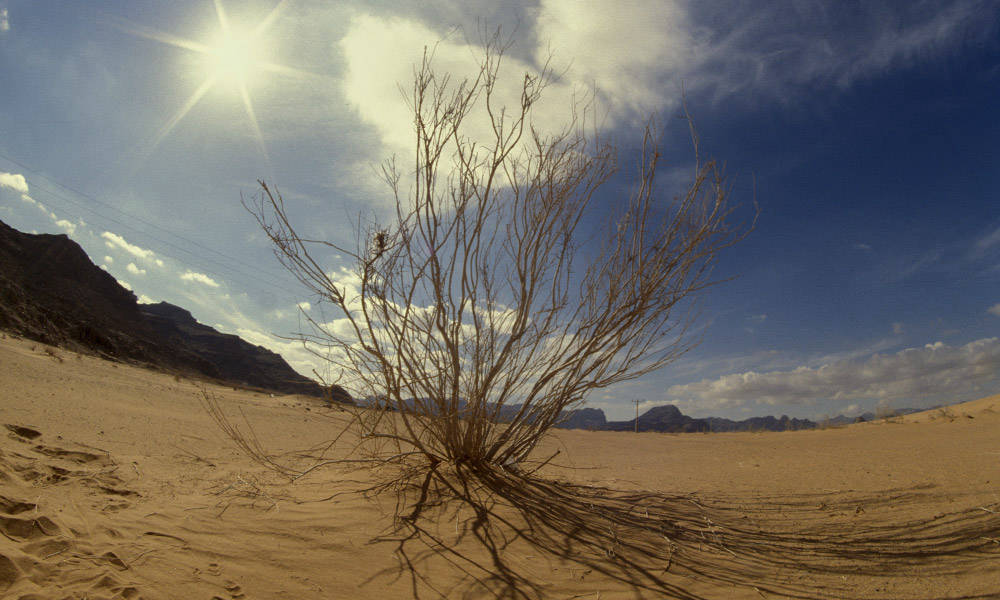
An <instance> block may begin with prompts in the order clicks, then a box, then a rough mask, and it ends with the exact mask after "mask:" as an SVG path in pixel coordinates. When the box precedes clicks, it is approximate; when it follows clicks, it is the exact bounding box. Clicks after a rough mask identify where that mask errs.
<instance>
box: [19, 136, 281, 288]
mask: <svg viewBox="0 0 1000 600" xmlns="http://www.w3.org/2000/svg"><path fill="white" fill-rule="evenodd" d="M0 158H3V159H4V160H6V161H8V162H10V163H11V164H14V165H17V166H18V167H20V168H21V169H23V170H24V171H26V172H28V173H31V174H32V175H33V177H37V178H38V179H41V180H43V181H45V182H47V183H49V184H52V185H54V186H56V187H58V188H62V189H63V190H65V191H67V192H70V193H71V194H75V195H77V196H79V197H82V198H85V199H87V200H90V201H91V202H93V203H94V204H98V205H101V206H103V207H106V208H108V209H110V210H111V211H113V212H116V213H118V214H120V215H123V216H124V217H127V218H131V219H134V220H136V221H138V222H140V223H143V224H145V225H147V226H149V227H151V228H153V229H156V230H158V231H161V232H163V233H165V234H166V235H168V236H171V237H174V238H177V239H178V240H182V241H183V242H185V243H187V244H190V245H192V246H196V247H198V248H201V249H203V250H206V251H208V252H211V253H212V254H215V255H217V256H220V257H222V258H225V259H228V260H230V261H232V262H234V263H237V264H240V265H243V266H246V267H248V268H250V269H252V270H253V271H254V272H253V273H246V272H244V271H242V270H240V269H237V268H234V267H233V266H231V265H226V264H223V263H220V262H219V261H217V260H214V259H211V258H209V257H206V256H203V255H199V254H197V253H195V252H193V251H192V250H190V249H188V248H185V247H182V246H178V245H176V244H174V243H172V242H170V241H167V240H165V239H163V238H161V237H158V236H156V235H153V234H152V233H149V232H148V231H143V230H141V229H138V228H137V227H134V226H132V225H130V224H128V223H125V222H123V221H121V220H119V219H116V218H115V217H112V216H108V215H106V214H102V213H101V212H100V211H98V210H96V209H94V208H92V207H90V206H87V205H86V204H84V203H82V202H78V201H76V200H74V199H73V198H72V197H68V196H66V195H64V194H59V193H56V192H55V191H53V190H48V189H46V188H45V187H39V188H38V189H39V190H40V191H42V192H43V193H44V194H46V195H47V196H49V197H54V198H58V199H60V200H62V201H63V202H67V203H69V204H72V205H74V206H77V207H79V208H82V209H84V210H86V211H88V212H90V213H93V214H95V215H97V216H98V217H99V218H101V219H104V220H106V221H110V222H112V223H116V224H118V225H120V226H122V227H125V228H127V229H130V230H132V231H134V232H136V233H138V234H140V235H143V236H146V237H148V238H150V239H152V240H155V241H157V242H159V243H161V244H163V245H165V246H168V247H170V248H173V249H174V250H177V251H179V252H183V253H186V254H189V255H191V256H193V257H195V258H196V259H198V260H199V261H208V262H210V263H212V264H215V265H217V266H219V267H221V268H222V269H223V270H226V271H231V272H234V273H238V274H240V275H242V276H243V277H246V278H248V281H253V282H254V283H258V282H259V283H264V284H267V285H269V286H271V287H273V288H276V289H278V290H280V291H282V292H285V293H288V286H287V285H282V284H279V283H276V282H274V281H273V280H271V279H267V278H263V277H261V273H266V274H268V275H270V276H272V277H276V275H275V274H274V273H272V272H269V271H265V270H263V269H261V268H259V267H258V266H256V265H251V264H250V263H247V262H245V261H243V260H241V259H238V258H235V257H232V256H229V255H228V254H225V253H223V252H220V251H218V250H215V249H214V248H210V247H208V246H206V245H204V244H202V243H200V242H198V241H196V240H192V239H190V238H187V237H185V236H183V235H180V234H178V233H175V232H173V231H170V230H168V229H166V228H164V227H161V226H159V225H156V224H155V223H151V222H149V221H147V220H146V219H143V218H142V217H139V216H137V215H134V214H131V213H129V212H126V211H124V210H121V209H119V208H118V207H115V206H112V205H111V204H108V203H107V202H104V201H102V200H99V199H97V198H95V197H93V196H91V195H89V194H86V193H84V192H81V191H80V190H77V189H75V188H73V187H71V186H68V185H65V184H62V183H60V182H58V181H55V180H53V179H51V178H50V177H47V176H45V175H42V174H41V173H39V172H38V171H36V170H34V169H32V168H31V167H29V166H27V165H25V164H24V163H22V162H20V161H18V160H15V159H13V158H11V157H9V156H7V155H5V154H2V153H0ZM34 193H35V192H33V194H34ZM76 216H77V217H79V216H80V215H76ZM164 255H165V256H171V255H170V254H166V253H164ZM172 258H175V259H176V260H179V261H180V262H182V263H183V262H185V261H184V260H183V259H180V258H178V257H176V256H173V257H172ZM197 266H198V268H200V269H203V270H205V271H208V272H209V273H210V274H212V275H215V276H216V277H219V278H221V279H241V278H236V277H232V276H229V277H227V276H225V275H222V274H220V273H218V272H215V271H212V270H210V269H207V268H205V267H203V266H201V265H197ZM244 283H246V282H244Z"/></svg>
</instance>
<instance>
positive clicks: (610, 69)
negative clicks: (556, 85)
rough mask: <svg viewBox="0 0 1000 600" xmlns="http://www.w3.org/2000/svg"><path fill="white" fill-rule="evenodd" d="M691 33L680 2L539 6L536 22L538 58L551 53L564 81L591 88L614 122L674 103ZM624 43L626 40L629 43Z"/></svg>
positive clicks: (552, 2) (566, 1)
mask: <svg viewBox="0 0 1000 600" xmlns="http://www.w3.org/2000/svg"><path fill="white" fill-rule="evenodd" d="M694 29H695V28H694V27H693V25H692V23H691V22H690V20H689V18H688V13H687V11H686V9H685V5H684V4H683V3H681V2H677V1H673V0H671V1H661V2H629V3H625V4H621V3H616V2H606V1H604V0H542V2H541V5H540V6H539V10H538V18H537V21H536V23H535V30H536V36H537V38H538V41H539V44H538V46H537V48H536V49H535V60H536V62H537V63H538V64H543V63H544V62H545V61H546V60H548V58H549V54H550V52H551V53H553V54H554V57H553V58H554V59H555V62H556V63H557V64H566V63H568V68H567V70H566V71H565V75H566V76H568V77H570V78H571V79H572V80H573V81H574V82H575V83H576V84H577V85H581V86H584V87H589V86H591V85H592V86H594V87H596V89H597V93H598V95H599V97H600V98H601V99H602V100H603V101H604V102H605V103H606V105H607V108H608V109H610V111H611V115H612V117H616V118H617V117H623V116H629V115H631V116H637V117H640V118H643V119H644V118H645V117H646V116H647V115H648V114H649V113H650V112H657V111H660V110H662V109H664V108H667V107H668V106H670V105H672V104H675V103H676V101H677V99H678V98H677V97H678V95H679V91H680V88H679V83H680V77H677V80H676V82H675V83H676V84H678V85H676V86H674V87H673V88H670V87H669V86H666V85H664V84H666V83H668V82H669V80H670V79H671V78H672V77H676V76H678V75H679V74H681V73H684V72H685V71H686V70H687V69H688V68H689V67H690V65H692V64H693V63H694V61H695V60H696V56H697V46H698V44H697V43H696V40H695V39H694V38H693V37H692V35H693V33H694ZM626 40H627V42H626Z"/></svg>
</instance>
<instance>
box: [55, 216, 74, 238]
mask: <svg viewBox="0 0 1000 600" xmlns="http://www.w3.org/2000/svg"><path fill="white" fill-rule="evenodd" d="M56 227H58V228H60V229H62V230H63V231H65V232H66V233H68V234H70V235H73V234H74V233H76V223H71V222H69V221H67V220H66V219H59V220H58V221H56Z"/></svg>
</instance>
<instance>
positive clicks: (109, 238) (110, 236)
mask: <svg viewBox="0 0 1000 600" xmlns="http://www.w3.org/2000/svg"><path fill="white" fill-rule="evenodd" d="M101 238H103V239H104V245H105V246H107V247H108V248H111V249H112V250H115V249H117V250H123V251H125V252H127V253H129V254H131V255H132V256H134V257H136V258H141V259H143V260H147V261H149V262H152V263H154V264H155V265H156V266H158V267H162V266H163V261H162V260H160V259H158V258H156V253H155V252H153V251H152V250H147V249H145V248H141V247H139V246H136V245H135V244H130V243H128V242H127V241H125V238H123V237H122V236H120V235H118V234H117V233H112V232H110V231H105V232H104V233H102V234H101Z"/></svg>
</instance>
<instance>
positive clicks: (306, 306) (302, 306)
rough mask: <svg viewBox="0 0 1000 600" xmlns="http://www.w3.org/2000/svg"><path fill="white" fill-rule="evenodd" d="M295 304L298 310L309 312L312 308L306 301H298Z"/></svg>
mask: <svg viewBox="0 0 1000 600" xmlns="http://www.w3.org/2000/svg"><path fill="white" fill-rule="evenodd" d="M296 306H298V307H299V310H304V311H306V312H309V310H310V309H312V305H311V304H309V303H308V302H299V303H298V304H297V305H296Z"/></svg>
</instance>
